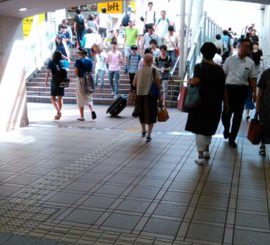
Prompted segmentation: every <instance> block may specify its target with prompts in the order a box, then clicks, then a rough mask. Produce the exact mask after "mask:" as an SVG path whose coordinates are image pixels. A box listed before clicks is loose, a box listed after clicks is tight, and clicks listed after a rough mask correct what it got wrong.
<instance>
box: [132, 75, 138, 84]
mask: <svg viewBox="0 0 270 245" xmlns="http://www.w3.org/2000/svg"><path fill="white" fill-rule="evenodd" d="M132 85H133V86H134V87H136V86H137V72H136V74H135V77H134V79H133V82H132Z"/></svg>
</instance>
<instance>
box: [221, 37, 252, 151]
mask: <svg viewBox="0 0 270 245" xmlns="http://www.w3.org/2000/svg"><path fill="white" fill-rule="evenodd" d="M250 48H251V43H250V41H249V40H248V39H243V40H241V41H240V45H239V49H238V54H237V55H234V56H231V57H229V58H228V59H227V60H226V62H225V64H224V66H223V70H224V72H225V74H226V89H225V103H224V105H225V107H224V111H223V114H222V123H223V125H224V133H223V134H224V138H225V139H227V138H229V146H230V147H232V148H236V147H237V144H236V143H235V139H236V137H237V134H238V131H239V128H240V125H241V120H242V114H243V111H244V105H245V102H246V99H247V94H248V86H249V85H251V87H252V90H253V100H254V102H255V101H256V77H257V72H256V69H255V63H254V62H253V60H252V59H250V58H249V57H248V54H249V52H250ZM232 114H233V120H232V126H231V117H232Z"/></svg>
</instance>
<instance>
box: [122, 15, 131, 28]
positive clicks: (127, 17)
mask: <svg viewBox="0 0 270 245" xmlns="http://www.w3.org/2000/svg"><path fill="white" fill-rule="evenodd" d="M129 21H130V15H129V14H128V13H127V12H126V13H125V15H124V17H123V19H122V26H124V27H127V26H128V22H129Z"/></svg>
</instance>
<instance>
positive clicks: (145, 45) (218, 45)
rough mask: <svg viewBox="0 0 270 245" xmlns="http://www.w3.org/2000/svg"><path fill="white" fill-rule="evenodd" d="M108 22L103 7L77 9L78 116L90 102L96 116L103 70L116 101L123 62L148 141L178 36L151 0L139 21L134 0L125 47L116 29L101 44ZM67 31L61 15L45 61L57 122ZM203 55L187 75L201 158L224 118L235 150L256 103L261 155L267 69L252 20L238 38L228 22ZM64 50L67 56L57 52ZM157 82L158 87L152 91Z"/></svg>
mask: <svg viewBox="0 0 270 245" xmlns="http://www.w3.org/2000/svg"><path fill="white" fill-rule="evenodd" d="M108 25H109V19H108V15H106V9H102V12H101V13H100V15H99V16H91V15H90V16H88V17H87V18H84V17H83V16H82V15H81V13H80V11H79V10H77V11H76V16H75V18H74V32H75V34H76V37H77V44H76V45H77V48H79V51H78V53H77V54H78V59H77V60H76V62H75V75H76V76H77V77H78V83H77V89H76V94H77V104H78V107H79V111H80V118H78V120H80V121H83V120H84V110H83V108H84V106H85V105H86V106H88V107H89V109H90V112H91V115H92V119H95V118H96V113H95V111H94V108H93V92H94V91H95V88H96V87H97V86H98V85H99V84H100V88H101V90H102V89H103V88H104V76H105V74H106V73H108V78H109V84H110V87H111V91H112V95H113V96H114V98H115V99H117V98H118V97H119V82H120V80H121V77H120V76H121V73H120V69H121V67H122V66H123V67H124V70H125V73H127V74H129V79H130V91H133V92H134V93H136V95H137V99H136V106H135V108H136V112H137V114H138V116H139V120H140V123H141V128H142V136H143V137H145V136H146V141H147V142H150V141H151V132H152V129H153V126H154V123H156V120H157V113H158V107H161V108H162V107H164V106H165V102H166V96H167V88H168V81H169V79H170V74H171V73H170V71H171V69H172V67H173V66H174V64H175V62H176V57H177V55H179V49H178V46H179V42H180V40H179V37H178V35H177V34H176V32H175V27H174V25H173V23H172V22H171V21H170V20H169V18H168V17H167V15H166V11H165V10H163V11H161V13H160V16H158V13H157V12H156V11H155V10H154V9H153V3H152V2H149V3H148V9H147V10H146V11H145V15H144V16H142V17H141V18H140V19H139V21H136V20H135V17H134V15H133V14H132V8H131V7H130V6H129V7H128V9H127V11H126V12H125V13H124V14H123V19H122V22H121V28H122V30H123V33H124V50H123V53H122V52H121V51H120V50H119V47H118V39H117V37H118V34H119V32H118V31H115V32H113V35H111V42H110V50H108V49H107V48H106V45H105V44H104V42H105V39H106V38H107V36H108V35H109V34H110V33H111V31H109V29H108ZM70 31H71V30H70V27H69V25H68V23H67V21H63V22H62V24H61V25H60V26H59V34H58V35H57V37H56V43H55V44H56V51H55V53H54V56H53V59H52V60H51V61H50V62H49V64H48V69H49V71H51V73H52V75H53V78H52V82H51V84H52V85H51V96H52V103H53V105H54V107H55V109H56V111H57V115H56V116H55V119H56V120H59V119H60V118H61V108H62V96H63V95H64V90H63V88H59V87H57V81H56V80H57V79H56V77H57V71H59V70H61V67H60V66H61V59H66V60H69V58H70V56H69V51H68V50H69V47H71V46H72V45H73V44H72V36H71V35H72V33H71V32H70ZM201 53H202V56H203V59H202V61H201V62H200V63H199V64H197V65H196V66H195V69H194V76H193V78H192V79H190V80H189V84H190V86H191V87H198V91H199V95H198V96H199V97H200V103H199V104H198V105H197V106H196V107H195V108H193V109H192V110H190V111H189V114H188V119H187V125H186V130H187V131H191V132H193V133H195V134H196V145H197V150H198V159H196V163H198V164H200V165H201V164H204V163H206V161H207V159H209V158H210V151H209V147H210V144H211V137H212V136H213V135H214V134H215V133H216V130H217V127H218V125H219V122H220V119H221V121H222V124H223V126H224V132H223V135H224V138H225V139H228V145H229V146H230V147H232V148H237V141H236V139H237V135H238V132H239V129H240V126H241V122H242V116H243V111H244V109H247V112H246V113H247V114H246V119H247V120H249V119H250V110H253V109H255V103H256V102H257V108H256V115H259V116H260V120H261V122H262V124H263V133H262V135H263V136H262V141H261V146H260V154H261V155H265V144H269V143H270V101H269V98H270V69H267V70H265V71H264V72H263V73H262V75H261V76H260V71H261V69H260V68H261V61H262V55H263V53H262V51H261V50H260V48H259V38H258V36H257V34H256V30H255V26H254V25H251V27H249V28H247V30H246V32H245V33H244V34H243V35H241V36H240V37H239V36H237V34H236V33H234V32H233V31H232V29H231V28H228V30H224V31H223V33H220V34H218V35H216V40H215V42H213V43H205V44H204V45H203V46H202V47H201ZM60 55H61V56H62V58H59V56H60ZM93 72H94V73H95V76H94V77H92V73H93ZM49 73H50V72H48V74H47V78H46V84H48V77H49ZM259 77H260V79H259V82H258V83H257V80H258V78H259ZM86 83H89V84H90V85H91V86H92V90H91V91H88V92H87V93H86V92H85V91H83V90H82V88H81V87H82V85H81V84H86ZM153 86H154V87H155V89H156V90H158V91H159V92H158V93H155V92H153V91H154V90H153ZM257 88H258V89H257ZM154 94H155V95H154ZM157 94H158V95H157ZM57 96H58V100H57V99H56V97H57ZM146 125H148V127H147V128H146Z"/></svg>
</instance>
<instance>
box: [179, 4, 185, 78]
mask: <svg viewBox="0 0 270 245" xmlns="http://www.w3.org/2000/svg"><path fill="white" fill-rule="evenodd" d="M185 13H186V0H180V21H181V24H180V40H181V41H180V61H179V76H180V80H182V79H183V78H184V72H185V71H184V67H185V64H184V56H185V16H186V15H185Z"/></svg>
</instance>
